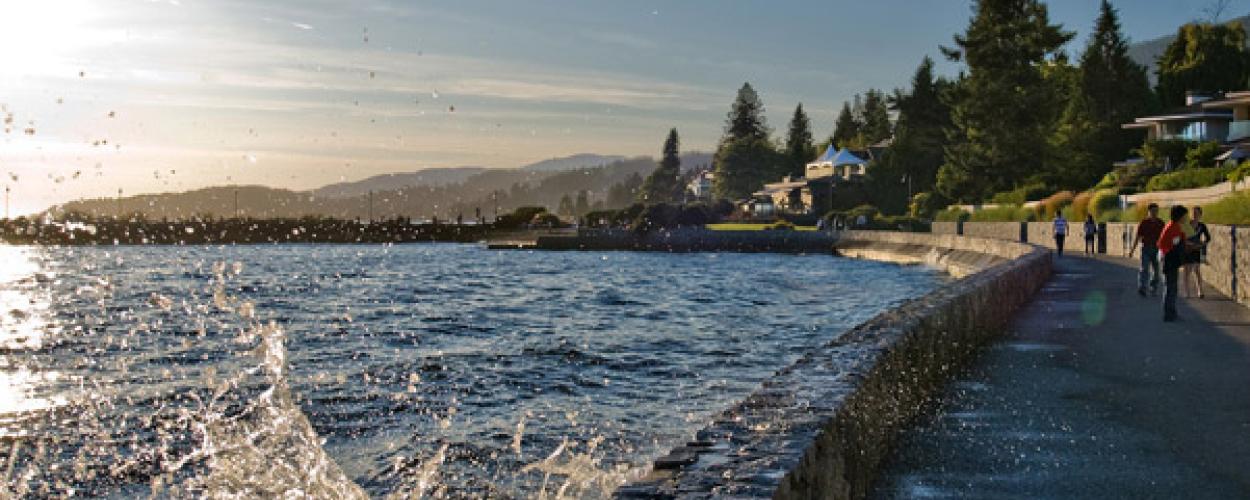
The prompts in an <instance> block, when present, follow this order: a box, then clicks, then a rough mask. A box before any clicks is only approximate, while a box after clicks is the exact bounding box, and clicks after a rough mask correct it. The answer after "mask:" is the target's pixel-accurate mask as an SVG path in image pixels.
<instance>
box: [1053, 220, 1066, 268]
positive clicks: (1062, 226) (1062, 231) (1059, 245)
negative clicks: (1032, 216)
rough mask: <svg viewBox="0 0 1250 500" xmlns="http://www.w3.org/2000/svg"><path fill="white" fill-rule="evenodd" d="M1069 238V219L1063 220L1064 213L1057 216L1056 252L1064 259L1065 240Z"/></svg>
mask: <svg viewBox="0 0 1250 500" xmlns="http://www.w3.org/2000/svg"><path fill="white" fill-rule="evenodd" d="M1067 237H1068V219H1065V218H1063V213H1062V212H1060V213H1059V214H1056V215H1055V250H1057V251H1058V253H1059V256H1060V257H1063V240H1064V238H1067Z"/></svg>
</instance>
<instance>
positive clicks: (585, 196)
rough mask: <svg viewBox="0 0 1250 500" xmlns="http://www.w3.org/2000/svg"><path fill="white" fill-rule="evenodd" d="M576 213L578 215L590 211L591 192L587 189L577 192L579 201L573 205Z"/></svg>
mask: <svg viewBox="0 0 1250 500" xmlns="http://www.w3.org/2000/svg"><path fill="white" fill-rule="evenodd" d="M573 211H574V213H576V214H577V216H578V217H581V216H583V215H586V213H587V212H589V211H590V192H589V191H586V190H585V189H583V190H580V191H578V192H577V202H576V203H575V204H574V206H573Z"/></svg>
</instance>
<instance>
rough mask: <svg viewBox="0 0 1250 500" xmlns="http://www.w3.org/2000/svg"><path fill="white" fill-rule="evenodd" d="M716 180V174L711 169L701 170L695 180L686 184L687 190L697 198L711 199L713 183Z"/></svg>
mask: <svg viewBox="0 0 1250 500" xmlns="http://www.w3.org/2000/svg"><path fill="white" fill-rule="evenodd" d="M715 180H716V174H715V173H713V172H712V171H711V170H704V171H702V172H699V173H698V174H697V175H695V177H694V179H693V180H691V181H690V182H689V183H688V184H686V192H687V193H688V194H690V196H691V197H692V198H693V199H695V200H702V201H708V200H711V199H712V184H713V181H715Z"/></svg>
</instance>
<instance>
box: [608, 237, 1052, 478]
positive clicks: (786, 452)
mask: <svg viewBox="0 0 1250 500" xmlns="http://www.w3.org/2000/svg"><path fill="white" fill-rule="evenodd" d="M835 238H836V239H837V241H836V242H835V244H834V245H833V249H834V251H835V252H837V253H839V254H841V255H845V256H850V257H862V258H872V259H879V260H888V261H892V262H899V263H920V262H923V263H929V264H933V265H939V266H943V267H946V268H947V269H949V270H951V272H952V273H954V274H960V275H963V276H965V277H964V278H963V279H960V280H957V281H955V282H952V283H951V284H949V285H946V286H944V287H942V288H940V289H938V290H936V291H934V292H932V293H930V294H927V295H925V296H922V297H920V298H917V299H913V300H911V301H908V302H906V303H904V304H902V305H900V306H899V307H896V308H894V309H892V310H890V311H887V312H885V313H882V314H880V315H878V316H876V317H875V318H873V319H871V320H869V321H867V322H865V323H862V324H860V325H859V326H857V327H855V328H853V329H851V330H849V331H847V332H844V333H842V334H840V335H839V336H838V337H837V338H835V339H834V340H832V341H831V342H829V343H827V344H824V345H822V346H820V347H819V348H817V349H814V350H812V351H811V352H809V353H807V354H806V355H805V356H804V357H802V358H801V359H800V360H799V361H797V362H796V363H794V364H792V365H790V366H789V367H786V368H784V369H782V370H780V371H778V372H777V374H776V375H775V376H773V377H772V378H770V379H768V380H766V381H765V382H764V383H763V384H762V386H761V388H760V389H759V390H757V391H755V392H754V393H752V394H751V395H750V396H749V397H747V398H746V399H744V400H743V401H741V402H740V403H738V404H736V405H734V406H733V407H731V408H729V409H727V410H726V411H725V412H723V413H722V414H721V415H720V416H719V417H717V418H716V419H714V420H713V422H712V423H711V424H710V425H708V426H707V427H705V428H703V429H701V430H700V431H698V432H697V433H696V435H695V437H694V439H693V440H692V441H690V442H689V443H687V444H686V445H685V446H680V447H678V448H675V449H673V450H672V451H671V452H670V453H668V454H667V455H665V456H663V457H661V458H660V459H658V460H656V461H655V463H654V468H653V471H652V472H651V473H650V474H649V475H648V476H647V477H645V478H644V479H642V480H640V481H637V482H635V483H633V484H630V485H627V486H625V487H622V488H620V489H619V490H617V492H616V496H617V497H618V498H676V497H706V496H749V497H767V496H771V497H773V498H862V497H864V496H865V495H866V494H867V492H868V490H869V488H870V487H871V485H872V481H873V480H874V478H875V476H876V472H877V468H878V466H879V465H880V463H881V461H882V460H883V459H884V458H885V457H886V455H887V454H888V452H889V450H890V449H891V447H892V445H893V441H894V437H895V435H896V434H897V433H898V432H899V431H900V430H901V429H902V428H903V427H904V426H905V425H907V423H908V422H909V421H910V420H911V419H912V418H913V417H915V416H916V415H917V414H918V413H919V412H920V411H921V409H922V408H923V407H924V405H925V403H926V402H928V401H930V400H931V398H933V397H934V396H935V394H936V393H937V391H938V390H939V389H940V387H941V386H942V385H943V384H944V383H945V382H946V381H947V380H948V379H949V377H950V376H951V375H952V374H953V373H955V372H956V371H958V370H959V369H960V368H961V367H963V366H965V365H966V364H967V363H968V362H969V361H971V360H972V359H973V358H974V357H975V355H976V354H977V352H978V351H979V349H980V347H981V346H983V345H985V344H986V343H987V342H989V341H990V340H992V339H993V338H995V337H996V336H997V335H998V334H999V333H1000V332H1001V328H1002V326H1003V325H1004V324H1006V322H1007V321H1008V320H1009V319H1010V318H1011V317H1012V315H1013V313H1014V312H1015V311H1016V309H1017V308H1019V307H1020V306H1022V305H1023V304H1025V303H1027V302H1028V301H1029V300H1030V299H1031V298H1032V296H1033V294H1034V293H1035V292H1036V291H1037V290H1038V289H1039V288H1040V287H1041V286H1042V285H1043V284H1044V283H1045V282H1046V281H1047V280H1048V279H1049V277H1050V273H1051V258H1050V255H1049V254H1048V252H1046V251H1044V250H1041V249H1038V248H1037V247H1034V246H1031V245H1027V244H1022V243H1018V242H1011V241H1002V240H991V239H983V238H969V237H960V236H956V235H931V234H914V233H893V232H845V233H841V234H837V235H836V236H835Z"/></svg>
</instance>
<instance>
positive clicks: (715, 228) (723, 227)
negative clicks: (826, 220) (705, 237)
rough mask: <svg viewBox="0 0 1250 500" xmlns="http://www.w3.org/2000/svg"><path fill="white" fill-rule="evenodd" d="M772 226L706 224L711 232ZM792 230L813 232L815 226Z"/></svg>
mask: <svg viewBox="0 0 1250 500" xmlns="http://www.w3.org/2000/svg"><path fill="white" fill-rule="evenodd" d="M772 226H773V225H772V224H748V223H737V222H725V223H721V224H708V225H707V228H708V229H711V230H713V231H763V230H765V229H768V228H770V227H772ZM794 229H795V230H796V231H815V230H816V226H795V227H794Z"/></svg>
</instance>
